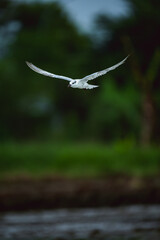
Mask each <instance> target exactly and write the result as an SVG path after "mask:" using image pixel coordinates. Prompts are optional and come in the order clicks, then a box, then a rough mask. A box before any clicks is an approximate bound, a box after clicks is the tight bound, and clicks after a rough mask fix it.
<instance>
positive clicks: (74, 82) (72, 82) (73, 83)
mask: <svg viewBox="0 0 160 240" xmlns="http://www.w3.org/2000/svg"><path fill="white" fill-rule="evenodd" d="M76 83H77V81H76V80H73V81H70V83H69V84H68V87H74V85H75V84H76Z"/></svg>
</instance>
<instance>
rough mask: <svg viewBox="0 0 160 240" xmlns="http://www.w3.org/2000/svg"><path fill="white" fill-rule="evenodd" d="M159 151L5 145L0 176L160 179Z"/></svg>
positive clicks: (0, 151) (0, 153) (132, 147)
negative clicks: (118, 175) (128, 176)
mask: <svg viewBox="0 0 160 240" xmlns="http://www.w3.org/2000/svg"><path fill="white" fill-rule="evenodd" d="M159 172H160V149H158V147H153V146H152V147H147V148H140V147H137V146H136V145H134V144H130V143H127V142H123V143H116V144H111V145H101V144H94V143H86V144H85V143H83V144H78V143H77V144H75V143H68V144H55V143H45V144H44V143H22V144H18V143H6V144H1V146H0V176H1V178H3V177H7V176H9V177H10V176H19V175H20V176H23V175H29V176H32V177H42V176H49V175H55V176H69V177H103V176H107V175H114V174H126V175H133V176H149V175H152V176H153V175H157V174H158V173H159Z"/></svg>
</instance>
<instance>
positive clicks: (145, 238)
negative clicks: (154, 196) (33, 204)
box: [0, 205, 160, 240]
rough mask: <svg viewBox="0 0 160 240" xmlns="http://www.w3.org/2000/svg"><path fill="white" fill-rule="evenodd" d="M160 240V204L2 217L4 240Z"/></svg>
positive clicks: (0, 225)
mask: <svg viewBox="0 0 160 240" xmlns="http://www.w3.org/2000/svg"><path fill="white" fill-rule="evenodd" d="M7 239H12V240H18V239H21V240H39V239H45V240H53V239H70V240H71V239H104V240H112V239H114V240H123V239H127V240H131V239H132V240H133V239H136V240H138V239H141V240H159V239H160V205H153V206H136V205H134V206H127V207H116V208H97V209H88V208H86V209H59V210H51V211H38V212H23V213H6V214H1V215H0V240H7Z"/></svg>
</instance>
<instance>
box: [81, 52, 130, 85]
mask: <svg viewBox="0 0 160 240" xmlns="http://www.w3.org/2000/svg"><path fill="white" fill-rule="evenodd" d="M128 57H129V55H128V56H127V57H126V58H125V59H123V60H122V61H121V62H119V63H117V64H115V65H113V66H112V67H109V68H106V69H104V70H102V71H99V72H95V73H92V74H90V75H88V76H86V77H84V78H82V79H81V81H84V82H87V81H89V80H93V79H94V78H97V77H100V76H102V75H104V74H106V73H107V72H109V71H111V70H114V69H115V68H117V67H119V66H120V65H121V64H123V63H124V62H125V61H126V60H127V58H128Z"/></svg>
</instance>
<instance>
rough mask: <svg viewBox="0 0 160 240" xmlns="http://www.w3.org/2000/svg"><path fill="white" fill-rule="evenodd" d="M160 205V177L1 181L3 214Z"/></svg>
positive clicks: (0, 209) (49, 178)
mask: <svg viewBox="0 0 160 240" xmlns="http://www.w3.org/2000/svg"><path fill="white" fill-rule="evenodd" d="M129 204H160V177H154V178H153V177H146V178H138V177H127V176H114V177H107V178H103V179H68V178H55V177H47V178H43V179H33V178H29V177H23V178H22V177H21V178H20V177H19V178H13V179H5V180H0V211H1V212H2V211H19V210H20V211H22V210H32V209H34V210H38V209H54V208H79V207H105V206H120V205H129Z"/></svg>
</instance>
